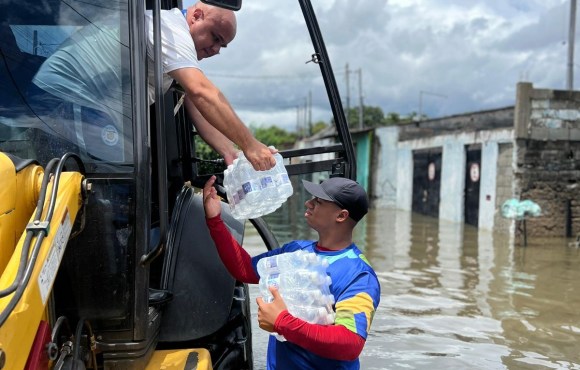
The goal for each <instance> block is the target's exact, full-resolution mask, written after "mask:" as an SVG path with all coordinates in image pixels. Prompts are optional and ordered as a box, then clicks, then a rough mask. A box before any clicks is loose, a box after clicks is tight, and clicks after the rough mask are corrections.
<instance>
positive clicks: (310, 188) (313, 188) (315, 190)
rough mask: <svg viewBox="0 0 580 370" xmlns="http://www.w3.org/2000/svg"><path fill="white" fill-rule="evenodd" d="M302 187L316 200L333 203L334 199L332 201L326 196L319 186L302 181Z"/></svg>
mask: <svg viewBox="0 0 580 370" xmlns="http://www.w3.org/2000/svg"><path fill="white" fill-rule="evenodd" d="M302 185H304V189H306V191H307V192H309V193H310V194H311V195H313V196H315V197H317V198H320V199H324V200H328V201H330V202H334V199H332V198H331V197H330V196H329V195H328V194H326V192H325V191H324V189H323V188H322V186H320V185H319V184H315V183H313V182H310V181H306V180H302Z"/></svg>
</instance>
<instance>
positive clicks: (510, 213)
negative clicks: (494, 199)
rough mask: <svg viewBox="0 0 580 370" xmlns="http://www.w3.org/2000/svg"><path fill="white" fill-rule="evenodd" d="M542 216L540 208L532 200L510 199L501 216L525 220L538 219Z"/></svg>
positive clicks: (504, 204)
mask: <svg viewBox="0 0 580 370" xmlns="http://www.w3.org/2000/svg"><path fill="white" fill-rule="evenodd" d="M541 214H542V209H541V208H540V206H539V205H538V204H537V203H535V202H533V201H531V200H528V199H526V200H522V201H520V200H518V199H513V198H512V199H508V200H506V201H505V202H504V203H503V204H502V206H501V215H502V216H503V217H505V218H513V219H516V220H523V219H525V218H528V217H538V216H540V215H541Z"/></svg>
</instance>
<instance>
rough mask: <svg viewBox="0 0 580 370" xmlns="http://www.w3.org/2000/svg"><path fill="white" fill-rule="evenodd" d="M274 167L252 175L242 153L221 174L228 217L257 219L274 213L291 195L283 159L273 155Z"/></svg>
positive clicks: (252, 168)
mask: <svg viewBox="0 0 580 370" xmlns="http://www.w3.org/2000/svg"><path fill="white" fill-rule="evenodd" d="M274 158H275V159H276V166H274V167H273V168H272V169H270V170H267V171H256V170H255V169H254V167H252V164H251V163H250V162H249V161H248V159H247V158H246V157H245V156H244V153H242V152H240V154H239V155H238V158H236V159H235V160H234V162H233V164H231V165H229V166H228V168H226V170H225V171H224V187H225V189H226V195H227V198H228V203H229V205H230V209H231V210H232V216H233V217H234V218H236V219H238V220H241V219H249V218H257V217H260V216H263V215H266V214H269V213H272V212H274V211H275V210H276V209H278V208H280V206H282V203H284V202H285V201H286V199H288V197H290V196H291V195H292V193H293V192H294V189H293V188H292V183H291V182H290V178H289V177H288V172H287V171H286V167H285V166H284V159H283V158H282V156H281V155H280V153H276V154H275V155H274Z"/></svg>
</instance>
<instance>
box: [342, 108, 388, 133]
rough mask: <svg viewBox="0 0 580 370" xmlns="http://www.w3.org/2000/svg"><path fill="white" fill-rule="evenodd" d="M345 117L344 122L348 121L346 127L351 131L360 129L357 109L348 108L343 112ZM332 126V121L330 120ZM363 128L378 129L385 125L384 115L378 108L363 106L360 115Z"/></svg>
mask: <svg viewBox="0 0 580 370" xmlns="http://www.w3.org/2000/svg"><path fill="white" fill-rule="evenodd" d="M344 114H345V115H346V120H347V121H348V127H350V128H351V129H356V128H359V127H360V122H359V114H360V113H359V107H354V108H350V109H347V110H345V111H344ZM332 123H333V124H334V119H333V120H332ZM362 123H363V127H378V126H384V125H386V124H387V122H386V120H385V114H384V113H383V110H382V109H381V108H380V107H373V106H368V105H363V115H362Z"/></svg>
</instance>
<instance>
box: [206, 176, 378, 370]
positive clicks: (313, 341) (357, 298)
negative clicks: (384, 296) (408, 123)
mask: <svg viewBox="0 0 580 370" xmlns="http://www.w3.org/2000/svg"><path fill="white" fill-rule="evenodd" d="M214 182H215V176H212V178H210V179H209V180H208V181H207V183H206V184H205V187H204V189H203V203H204V209H205V214H206V223H207V225H208V228H209V231H210V234H211V236H212V238H213V240H214V242H215V244H216V247H217V250H218V253H219V255H220V258H221V259H222V261H223V263H224V265H225V266H226V268H227V269H228V271H229V272H230V273H231V274H232V276H234V277H235V278H236V279H238V280H239V281H242V282H245V283H251V284H257V283H258V282H259V280H260V277H259V276H258V272H257V264H258V261H259V260H260V259H262V258H264V257H269V256H272V255H276V254H280V253H288V252H295V251H297V250H304V251H307V252H313V253H316V254H317V255H318V256H320V257H322V258H325V259H326V260H327V261H328V262H329V266H328V268H327V271H326V272H327V274H328V275H329V276H330V278H331V279H332V284H331V285H330V292H331V293H332V294H333V296H334V299H335V302H336V303H335V305H334V310H335V314H336V315H335V322H334V325H327V326H324V325H317V324H310V323H308V322H306V321H304V320H301V319H299V318H296V317H294V316H292V315H291V314H290V313H289V312H288V310H287V308H286V304H285V303H284V300H283V299H282V297H281V296H280V294H279V293H278V291H277V290H276V289H272V288H271V289H270V290H271V292H272V295H273V297H274V300H273V302H272V303H265V302H264V301H263V300H262V298H261V297H259V298H258V299H257V303H258V324H259V325H260V328H262V329H264V330H266V331H268V332H276V333H278V334H281V335H283V336H284V338H285V339H286V341H283V342H282V341H279V340H277V339H276V338H275V336H270V339H269V343H268V355H267V368H268V369H359V368H360V363H359V359H358V356H359V355H360V353H361V351H362V349H363V347H364V344H365V340H366V338H367V335H368V332H369V330H370V327H371V322H372V318H373V316H374V313H375V311H376V309H377V306H378V305H379V300H380V285H379V282H378V279H377V276H376V274H375V272H374V270H373V269H372V267H371V266H370V265H369V263H368V261H367V260H366V258H365V257H364V255H363V254H362V252H361V251H360V250H359V249H358V247H357V246H356V245H355V244H354V243H353V241H352V233H353V229H354V227H355V226H356V224H357V222H358V221H360V220H361V219H362V218H363V217H364V215H365V214H366V213H367V212H368V198H367V194H366V192H365V191H364V189H363V188H362V187H361V186H360V185H359V184H358V183H356V182H355V181H352V180H349V179H346V178H342V177H333V178H330V179H328V180H325V181H323V182H322V183H320V184H315V183H312V182H309V181H304V180H303V184H304V188H305V189H306V191H308V192H309V193H310V194H311V195H312V196H313V198H312V199H310V200H308V201H306V202H305V205H306V212H305V213H304V217H305V218H306V222H307V223H308V225H309V226H310V227H311V228H313V229H314V230H316V231H317V232H318V240H315V241H312V240H295V241H291V242H289V243H287V244H285V245H283V246H282V247H281V248H279V249H275V250H272V251H268V252H265V253H262V254H260V255H258V256H255V257H251V256H250V255H249V254H248V253H247V252H246V251H245V250H244V249H243V248H242V247H241V246H240V245H239V244H238V243H237V242H236V240H235V239H234V238H233V237H232V236H231V234H230V233H229V231H228V229H227V227H226V226H225V224H224V223H223V221H222V220H221V217H220V213H221V205H220V200H219V197H218V196H217V192H216V190H215V189H214V188H213V184H214Z"/></svg>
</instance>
